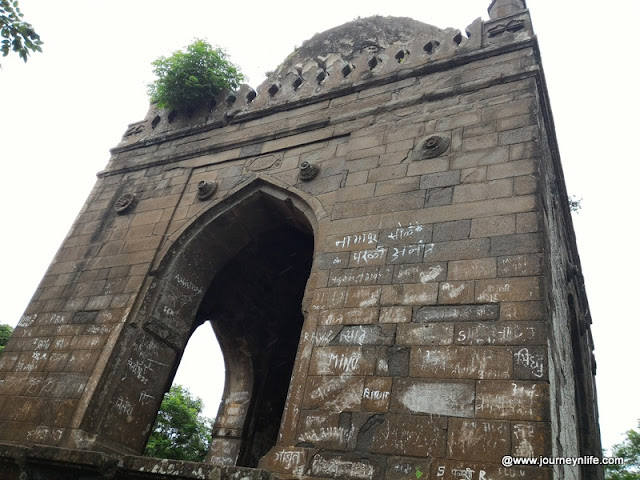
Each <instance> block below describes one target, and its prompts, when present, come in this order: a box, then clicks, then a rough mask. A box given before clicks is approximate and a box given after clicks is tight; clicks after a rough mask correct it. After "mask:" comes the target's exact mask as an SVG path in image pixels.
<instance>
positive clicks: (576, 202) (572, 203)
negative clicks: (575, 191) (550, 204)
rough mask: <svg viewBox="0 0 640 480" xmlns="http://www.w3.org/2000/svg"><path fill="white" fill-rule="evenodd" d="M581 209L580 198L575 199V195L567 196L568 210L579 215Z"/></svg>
mask: <svg viewBox="0 0 640 480" xmlns="http://www.w3.org/2000/svg"><path fill="white" fill-rule="evenodd" d="M581 209H582V198H577V197H576V196H575V195H569V210H570V211H572V212H576V213H579V212H580V210H581Z"/></svg>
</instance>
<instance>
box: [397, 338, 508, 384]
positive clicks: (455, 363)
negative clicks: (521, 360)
mask: <svg viewBox="0 0 640 480" xmlns="http://www.w3.org/2000/svg"><path fill="white" fill-rule="evenodd" d="M409 371H410V375H411V376H415V377H431V378H475V379H484V378H496V379H506V378H511V377H512V375H513V354H512V353H511V351H510V350H507V349H504V348H489V347H454V346H444V347H412V348H411V360H410V369H409Z"/></svg>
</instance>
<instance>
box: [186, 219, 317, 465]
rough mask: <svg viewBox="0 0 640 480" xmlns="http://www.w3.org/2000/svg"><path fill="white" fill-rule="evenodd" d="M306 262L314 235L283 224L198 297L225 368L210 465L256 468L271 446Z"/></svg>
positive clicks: (298, 321)
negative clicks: (223, 387)
mask: <svg viewBox="0 0 640 480" xmlns="http://www.w3.org/2000/svg"><path fill="white" fill-rule="evenodd" d="M312 258H313V236H312V235H311V234H310V233H305V232H302V231H301V230H299V229H297V228H294V227H293V226H291V225H289V224H286V223H285V224H281V225H280V226H278V227H276V228H274V229H271V230H265V231H263V232H261V233H260V234H259V235H257V236H254V237H253V239H252V241H251V242H250V243H248V244H247V245H246V246H245V247H244V248H243V249H242V250H240V252H239V253H237V254H236V255H235V256H234V258H233V259H232V260H231V261H230V262H229V263H227V264H226V265H225V266H224V267H223V268H222V270H221V271H219V272H218V274H217V275H216V276H215V279H214V280H213V282H212V283H211V285H210V287H209V288H208V290H207V292H206V293H205V295H204V298H203V300H202V303H201V305H200V309H199V311H198V315H197V318H198V319H199V320H200V321H207V320H209V321H211V323H212V326H213V328H214V331H215V332H216V336H217V338H218V341H219V342H220V347H221V350H222V353H223V356H224V358H225V367H226V374H225V375H226V380H225V390H224V395H223V399H222V402H221V406H220V410H219V412H218V417H217V418H216V422H215V426H214V432H213V440H212V445H211V448H210V453H209V457H208V460H209V461H211V462H213V463H235V464H236V465H239V466H245V467H256V466H257V464H258V461H259V460H260V458H261V457H262V456H263V455H265V454H266V453H267V452H268V451H269V450H270V449H271V448H272V447H273V446H274V445H275V443H276V440H277V436H278V430H279V428H280V421H281V418H282V412H283V409H284V405H285V401H286V397H287V391H288V387H289V382H290V380H291V373H292V369H293V363H294V360H295V356H296V352H297V349H298V343H299V340H300V332H301V329H302V323H303V320H304V318H303V315H302V311H301V302H302V297H303V294H304V289H305V286H306V283H307V279H308V278H309V271H310V269H311V262H312Z"/></svg>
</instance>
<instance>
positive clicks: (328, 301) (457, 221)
mask: <svg viewBox="0 0 640 480" xmlns="http://www.w3.org/2000/svg"><path fill="white" fill-rule="evenodd" d="M490 13H491V15H492V18H491V20H490V21H488V22H482V21H481V20H479V19H478V20H476V21H475V22H474V23H473V24H472V25H471V26H470V27H469V29H468V32H466V34H462V33H461V32H459V31H455V30H451V29H447V30H439V29H436V28H435V27H431V26H428V25H424V24H420V23H419V22H415V21H412V20H409V19H390V18H380V17H377V18H374V19H365V20H358V21H355V22H352V23H350V24H347V25H345V26H342V27H337V28H336V29H333V30H330V31H328V32H325V33H324V34H320V35H319V36H317V37H314V38H313V39H312V40H311V41H310V42H308V43H307V44H305V45H303V47H302V48H301V49H300V50H299V51H297V52H294V54H293V55H292V56H290V57H289V58H288V59H287V60H286V61H285V62H284V63H283V64H282V65H281V66H280V67H279V68H278V69H277V70H276V71H275V72H274V73H273V74H272V75H271V77H270V78H269V79H268V80H267V81H266V82H265V83H264V84H263V85H261V86H260V87H259V88H258V89H257V92H255V91H253V90H251V89H250V88H249V87H247V86H243V87H241V88H240V90H239V91H238V92H233V93H230V92H225V93H223V94H221V95H220V96H219V97H218V98H217V99H216V100H215V102H212V103H211V104H210V105H207V106H203V109H202V110H201V111H199V112H196V113H195V114H194V115H193V116H192V117H186V116H184V115H182V114H180V113H179V112H161V111H157V110H156V109H155V108H153V107H152V108H151V109H150V111H149V114H148V115H147V118H146V119H145V120H143V121H142V122H137V123H134V124H132V125H131V126H130V127H129V128H128V129H127V132H126V133H125V136H124V137H123V141H122V143H121V144H120V145H119V146H118V147H116V148H115V149H114V150H113V151H112V157H111V160H110V162H109V164H108V165H107V167H106V169H105V170H104V171H103V172H101V173H100V174H99V175H98V181H97V183H96V186H95V187H94V190H93V191H92V193H91V195H90V197H89V199H88V200H87V203H86V204H85V206H84V207H83V209H82V211H81V212H80V214H79V216H78V218H77V220H76V222H75V223H74V226H73V228H72V230H71V232H70V233H69V235H68V236H67V238H66V240H65V242H64V244H63V245H62V247H61V248H60V250H59V252H58V254H57V256H56V258H55V260H54V262H53V263H52V265H51V267H50V268H49V270H48V272H47V274H46V276H45V278H44V279H43V281H42V283H41V285H40V287H39V288H38V290H37V292H36V294H35V295H34V298H33V300H32V302H31V304H30V305H29V307H28V309H27V311H26V312H25V315H24V317H23V318H22V319H21V321H20V324H19V325H18V327H17V328H16V331H15V333H14V335H13V337H12V339H11V340H10V342H9V344H8V345H7V348H6V350H5V353H4V354H3V355H2V357H0V441H2V442H7V443H13V444H17V445H27V444H39V445H47V446H50V447H56V448H64V449H73V450H72V451H76V452H77V451H82V450H97V451H102V452H109V453H111V454H115V455H116V456H117V455H136V454H139V453H140V452H142V449H143V448H144V445H145V443H146V439H147V436H148V434H149V430H150V428H151V425H152V424H153V420H154V418H155V414H156V412H157V410H158V408H159V405H160V401H161V399H162V395H163V393H164V392H166V391H167V389H168V388H169V386H170V384H171V381H172V379H173V375H174V373H175V370H176V368H177V365H178V363H179V360H180V357H181V354H182V350H183V349H184V346H185V345H186V343H187V341H188V339H189V336H190V335H191V333H192V332H193V330H194V329H195V327H197V326H198V325H199V324H201V323H203V322H206V321H211V322H212V324H213V328H214V330H215V331H216V333H217V334H218V338H219V339H220V343H221V346H222V350H223V354H224V355H225V358H226V362H227V367H228V371H227V384H226V387H225V396H224V398H223V402H222V404H221V407H220V412H219V415H218V418H217V419H216V426H215V429H214V441H213V443H212V447H211V451H210V455H209V460H210V461H212V462H214V463H219V464H225V465H231V466H233V465H243V466H251V467H255V466H257V464H258V461H259V465H260V467H261V468H263V469H265V470H267V471H270V472H272V473H273V475H277V476H278V477H279V478H283V479H285V478H302V477H305V478H363V479H379V478H388V479H400V478H414V477H415V478H421V477H424V478H432V479H436V478H438V479H439V478H443V479H453V478H469V479H474V480H475V479H477V480H481V479H487V480H488V479H490V478H491V479H493V478H512V477H515V476H519V477H526V478H531V479H548V478H601V475H602V473H601V472H600V471H596V470H594V471H589V470H587V469H584V470H582V471H578V470H577V469H575V468H566V469H561V468H558V469H557V470H556V471H555V472H554V471H551V470H550V469H547V468H537V467H512V468H510V469H506V468H505V467H503V466H502V465H501V459H502V457H503V456H504V455H513V456H524V457H530V456H531V457H537V456H541V455H542V456H548V455H552V454H554V455H563V456H566V455H597V454H599V433H598V427H597V409H596V407H595V389H594V383H593V373H594V370H593V369H592V364H593V360H592V348H593V347H592V341H591V339H590V333H589V327H588V323H589V321H590V319H589V317H588V313H586V312H588V308H587V307H586V306H587V303H586V297H585V294H584V288H583V286H582V283H581V282H580V280H581V275H580V268H579V259H578V256H577V252H576V249H575V240H574V238H573V233H572V227H571V218H570V213H569V210H568V205H567V198H566V197H567V196H566V190H565V188H564V182H563V179H562V171H561V167H560V164H559V158H558V154H557V146H556V144H555V139H554V136H553V122H552V118H551V114H550V110H549V104H548V99H547V97H546V89H545V85H544V77H543V75H542V72H541V68H540V60H539V53H538V49H537V45H536V42H535V38H534V36H533V32H532V28H531V23H530V18H529V15H528V12H527V11H526V10H524V9H523V4H522V3H521V2H519V1H495V2H493V3H492V6H491V9H490ZM500 15H503V16H500ZM345 39H346V40H345ZM347 40H349V41H347ZM305 244H308V246H306V247H304V245H305ZM312 250H313V251H312ZM276 279H277V280H276ZM307 279H308V280H307ZM305 281H306V285H305ZM300 312H302V313H300ZM298 335H299V342H298ZM273 372H276V373H273ZM269 375H271V376H269ZM289 377H290V378H291V382H290V384H288V379H289ZM279 383H282V387H278V388H276V387H272V386H273V385H275V384H279ZM287 384H288V385H289V386H288V388H289V390H288V393H286V392H285V390H286V388H287ZM269 385H271V387H270V386H269ZM281 412H282V419H281V422H280V423H279V425H280V428H279V432H277V434H276V430H277V426H278V423H277V422H276V423H275V424H274V423H273V422H271V424H270V423H269V422H268V421H267V420H266V419H268V418H276V420H277V418H279V415H280V413H281ZM16 448H17V447H16ZM15 451H16V450H15V448H14V449H13V450H12V449H11V448H8V449H7V450H6V452H5V453H3V455H4V457H3V458H4V459H5V463H4V465H14V467H11V468H14V470H15V469H18V468H19V462H17V461H9V460H7V459H10V458H14V459H15V458H16V456H17V454H15ZM52 451H55V452H57V451H58V450H52ZM11 452H14V453H11ZM266 452H268V453H266ZM81 453H82V452H79V453H78V455H81ZM265 453H266V454H265ZM47 455H49V456H50V457H51V455H53V454H47ZM55 455H59V454H55ZM55 455H53V457H55ZM53 457H51V458H53ZM47 458H49V457H47ZM116 458H117V457H116ZM122 458H125V457H122ZM127 458H129V457H127ZM12 462H13V463H12ZM68 463H69V464H71V463H73V460H69V461H68ZM80 463H81V462H80ZM15 465H18V466H15ZM7 468H8V467H7ZM15 471H17V470H15ZM184 475H185V477H184V478H200V477H190V476H188V475H187V474H186V473H185V474H184ZM189 475H190V474H189ZM12 478H13V477H12ZM96 478H101V477H96ZM123 478H124V477H123ZM126 478H128V477H126ZM216 478H217V477H216ZM230 478H231V477H230ZM256 478H257V477H256Z"/></svg>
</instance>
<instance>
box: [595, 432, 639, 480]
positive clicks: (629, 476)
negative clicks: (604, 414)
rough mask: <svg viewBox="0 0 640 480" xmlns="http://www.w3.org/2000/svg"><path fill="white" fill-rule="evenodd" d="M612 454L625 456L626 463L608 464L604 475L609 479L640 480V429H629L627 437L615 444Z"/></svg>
mask: <svg viewBox="0 0 640 480" xmlns="http://www.w3.org/2000/svg"><path fill="white" fill-rule="evenodd" d="M638 428H639V429H640V420H638ZM610 456H611V457H618V458H623V459H624V465H606V466H605V467H604V477H605V478H606V479H607V480H640V430H639V431H635V430H633V429H631V430H629V431H628V432H627V438H625V439H624V440H623V441H622V443H618V444H616V445H614V446H613V448H612V449H611V455H610Z"/></svg>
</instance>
